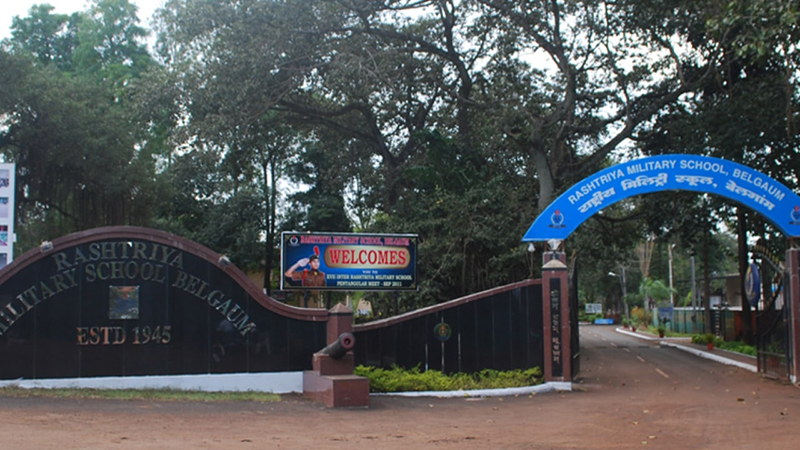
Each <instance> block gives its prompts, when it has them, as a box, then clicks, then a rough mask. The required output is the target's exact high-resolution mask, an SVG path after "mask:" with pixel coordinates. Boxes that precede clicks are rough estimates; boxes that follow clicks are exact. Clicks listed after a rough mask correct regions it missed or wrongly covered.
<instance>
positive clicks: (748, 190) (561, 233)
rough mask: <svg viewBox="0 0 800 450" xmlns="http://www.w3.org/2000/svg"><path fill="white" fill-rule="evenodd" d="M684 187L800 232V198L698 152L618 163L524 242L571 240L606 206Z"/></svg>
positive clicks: (578, 189) (580, 188) (548, 213)
mask: <svg viewBox="0 0 800 450" xmlns="http://www.w3.org/2000/svg"><path fill="white" fill-rule="evenodd" d="M669 190H682V191H696V192H706V193H710V194H716V195H719V196H722V197H725V198H728V199H730V200H733V201H735V202H737V203H740V204H742V205H744V206H747V207H749V208H750V209H752V210H754V211H756V212H758V213H760V214H761V215H763V216H764V217H766V218H767V219H768V220H769V221H770V222H771V223H772V224H773V225H774V226H775V227H777V228H778V229H780V230H781V231H782V232H783V233H784V234H785V235H786V236H788V237H799V236H800V197H798V196H797V194H795V193H794V192H792V190H791V189H789V188H788V187H786V186H785V185H783V184H782V183H780V182H778V181H776V180H774V179H772V178H770V177H769V176H767V175H765V174H763V173H761V172H758V171H756V170H753V169H751V168H749V167H747V166H744V165H741V164H738V163H734V162H731V161H726V160H724V159H718V158H710V157H706V156H698V155H684V154H672V155H661V156H653V157H649V158H641V159H636V160H633V161H629V162H626V163H623V164H617V165H614V166H612V167H609V168H607V169H604V170H601V171H600V172H597V173H595V174H593V175H591V176H589V177H587V178H584V179H583V180H581V181H580V182H579V183H577V184H575V185H574V186H572V187H571V188H569V189H568V190H567V191H566V192H564V193H563V194H562V195H561V196H560V197H558V198H557V199H556V200H555V201H554V202H553V203H551V204H550V206H548V207H547V208H546V209H545V210H544V212H542V214H540V215H539V217H537V218H536V220H535V221H534V222H533V225H531V227H530V228H529V229H528V231H527V232H526V233H525V236H523V238H522V240H523V241H524V242H532V241H546V240H550V239H559V240H563V239H566V238H567V236H569V235H570V234H571V233H572V232H573V231H575V229H576V228H578V226H579V225H580V224H582V223H583V222H584V221H585V220H586V219H588V218H589V217H591V216H593V215H594V214H595V213H597V212H598V211H600V210H602V209H603V208H605V207H607V206H609V205H612V204H614V203H617V202H619V201H621V200H624V199H626V198H628V197H633V196H637V195H642V194H650V193H653V192H660V191H669Z"/></svg>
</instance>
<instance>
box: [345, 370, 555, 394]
mask: <svg viewBox="0 0 800 450" xmlns="http://www.w3.org/2000/svg"><path fill="white" fill-rule="evenodd" d="M355 374H356V375H360V376H362V377H366V378H368V379H369V389H370V391H371V392H419V391H456V390H460V389H461V390H474V389H499V388H509V387H524V386H534V385H537V384H541V383H542V381H543V379H542V369H540V368H539V367H534V368H531V369H526V370H506V371H499V370H492V369H484V370H481V371H480V372H476V373H463V372H458V373H454V374H451V375H445V374H443V373H442V372H441V371H438V370H427V371H422V370H420V368H419V366H417V367H414V368H411V369H403V368H401V367H397V366H393V367H392V368H391V369H381V368H377V367H368V366H358V367H356V368H355Z"/></svg>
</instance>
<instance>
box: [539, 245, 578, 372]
mask: <svg viewBox="0 0 800 450" xmlns="http://www.w3.org/2000/svg"><path fill="white" fill-rule="evenodd" d="M566 261H567V257H566V255H565V254H564V253H562V252H545V254H544V256H543V263H544V265H543V266H542V310H543V317H544V380H545V381H572V351H571V350H570V328H569V281H568V277H567V265H566Z"/></svg>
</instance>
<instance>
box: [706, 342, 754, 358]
mask: <svg viewBox="0 0 800 450" xmlns="http://www.w3.org/2000/svg"><path fill="white" fill-rule="evenodd" d="M714 345H715V346H717V347H719V348H721V349H723V350H728V351H731V352H736V353H742V354H744V355H750V356H756V348H755V347H753V346H752V345H747V344H745V343H744V342H742V341H731V342H720V343H719V344H716V343H715V344H714Z"/></svg>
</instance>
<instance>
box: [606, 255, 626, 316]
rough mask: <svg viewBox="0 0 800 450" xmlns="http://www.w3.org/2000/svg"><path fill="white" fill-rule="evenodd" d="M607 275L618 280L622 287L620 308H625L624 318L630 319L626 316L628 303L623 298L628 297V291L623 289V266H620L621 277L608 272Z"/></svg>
mask: <svg viewBox="0 0 800 450" xmlns="http://www.w3.org/2000/svg"><path fill="white" fill-rule="evenodd" d="M608 274H609V275H610V276H612V277H617V278H619V281H620V284H621V285H622V306H623V307H624V308H625V318H626V319H630V318H631V316H630V314H628V302H627V301H626V300H625V297H627V296H628V290H627V288H626V287H625V284H626V283H625V266H622V276H619V275H617V274H615V273H614V272H608Z"/></svg>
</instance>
